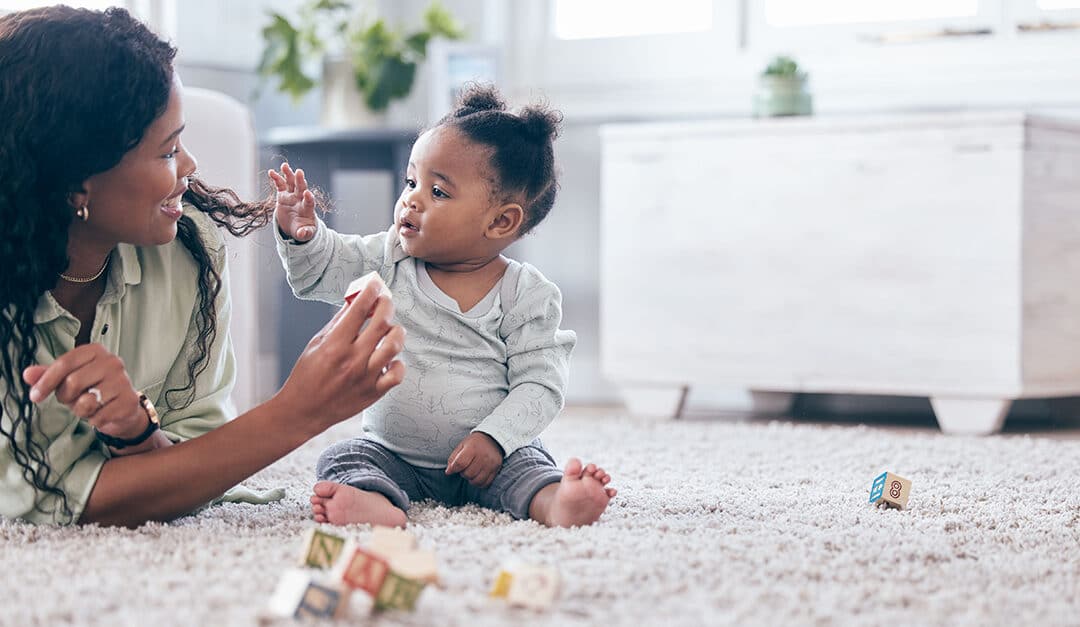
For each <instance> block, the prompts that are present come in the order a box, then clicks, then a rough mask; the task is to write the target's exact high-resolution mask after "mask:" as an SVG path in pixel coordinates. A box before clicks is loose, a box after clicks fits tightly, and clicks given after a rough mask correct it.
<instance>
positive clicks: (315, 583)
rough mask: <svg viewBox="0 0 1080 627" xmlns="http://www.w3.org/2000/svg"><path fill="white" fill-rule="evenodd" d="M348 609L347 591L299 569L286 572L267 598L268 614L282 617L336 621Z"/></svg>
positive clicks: (338, 585)
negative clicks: (334, 619) (332, 619)
mask: <svg viewBox="0 0 1080 627" xmlns="http://www.w3.org/2000/svg"><path fill="white" fill-rule="evenodd" d="M348 605H349V590H348V588H346V587H345V586H343V585H340V584H339V583H336V582H332V581H329V580H323V579H321V578H319V577H318V576H317V574H314V573H312V572H311V571H306V570H301V569H291V570H288V571H286V572H285V574H284V575H283V576H282V577H281V579H280V580H278V584H277V587H276V588H275V589H274V594H273V596H271V597H270V612H271V613H272V614H274V615H276V616H282V617H292V618H340V617H342V616H344V614H345V612H346V611H347V609H348Z"/></svg>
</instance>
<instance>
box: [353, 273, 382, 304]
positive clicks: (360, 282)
mask: <svg viewBox="0 0 1080 627" xmlns="http://www.w3.org/2000/svg"><path fill="white" fill-rule="evenodd" d="M372 281H374V282H375V283H376V284H378V286H379V294H382V295H384V296H386V297H387V298H390V290H389V288H387V287H386V283H384V282H383V280H382V277H380V276H379V273H378V272H368V273H367V274H365V275H364V276H362V277H360V278H359V279H354V280H353V282H352V283H349V287H347V288H345V302H346V303H348V304H350V305H351V304H352V302H353V299H354V298H356V297H357V295H359V294H360V292H363V291H364V288H365V287H367V284H368V283H370V282H372Z"/></svg>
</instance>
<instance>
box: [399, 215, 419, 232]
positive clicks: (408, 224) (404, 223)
mask: <svg viewBox="0 0 1080 627" xmlns="http://www.w3.org/2000/svg"><path fill="white" fill-rule="evenodd" d="M401 226H403V227H405V228H407V229H409V230H410V231H419V230H420V227H418V226H416V225H415V224H413V223H412V222H409V221H408V220H406V219H405V218H402V219H401Z"/></svg>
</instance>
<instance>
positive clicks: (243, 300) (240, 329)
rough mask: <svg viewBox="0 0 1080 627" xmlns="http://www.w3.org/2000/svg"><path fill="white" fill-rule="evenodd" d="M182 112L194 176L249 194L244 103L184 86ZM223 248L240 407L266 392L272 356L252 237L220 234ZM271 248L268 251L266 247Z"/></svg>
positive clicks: (250, 151)
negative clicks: (265, 353) (264, 342)
mask: <svg viewBox="0 0 1080 627" xmlns="http://www.w3.org/2000/svg"><path fill="white" fill-rule="evenodd" d="M184 114H185V118H186V120H187V127H186V129H185V131H184V144H185V145H186V146H187V148H188V149H189V150H190V151H191V152H192V154H194V155H195V158H196V159H197V160H198V162H199V167H198V172H199V177H200V178H201V179H203V180H205V181H206V182H207V183H209V184H211V185H216V186H223V187H229V188H231V189H233V190H235V191H236V193H237V194H238V195H239V196H240V198H242V199H244V200H250V199H253V198H254V197H255V193H256V190H257V189H258V186H257V184H256V180H257V179H256V177H257V166H258V160H257V159H258V157H257V144H256V139H255V128H254V125H253V124H252V120H251V113H250V111H249V110H248V108H247V107H246V106H244V105H243V104H242V103H240V102H239V101H237V100H235V99H233V98H232V97H230V96H227V95H225V94H222V93H219V92H215V91H211V90H208V89H200V88H197V87H185V88H184ZM225 238H226V241H227V245H228V248H229V269H230V275H231V288H232V302H233V312H232V328H231V329H230V333H231V334H232V339H233V346H234V348H235V351H236V360H237V379H236V387H235V389H234V390H233V402H234V403H235V404H236V409H237V411H239V412H243V411H246V410H248V409H250V408H251V407H253V406H254V405H256V404H258V403H259V402H260V401H261V400H263V399H264V398H265V397H266V396H267V391H266V390H262V389H261V388H260V382H276V381H277V373H276V372H271V371H268V370H276V368H275V363H276V362H275V360H274V359H272V358H269V359H268V358H265V357H261V355H260V352H259V337H260V332H261V331H263V330H264V329H265V328H266V327H264V325H262V324H260V320H261V319H260V316H259V315H258V314H259V312H258V304H259V288H258V280H257V272H256V269H257V267H258V264H257V263H256V253H257V252H258V250H259V247H257V246H256V244H255V240H254V237H246V238H243V239H237V238H233V237H232V236H230V235H228V234H227V233H226V234H225ZM271 252H272V251H271Z"/></svg>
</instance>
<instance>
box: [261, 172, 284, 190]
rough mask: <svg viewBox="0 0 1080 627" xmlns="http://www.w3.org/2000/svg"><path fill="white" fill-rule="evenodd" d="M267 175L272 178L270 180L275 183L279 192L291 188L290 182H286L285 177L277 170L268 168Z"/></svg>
mask: <svg viewBox="0 0 1080 627" xmlns="http://www.w3.org/2000/svg"><path fill="white" fill-rule="evenodd" d="M266 176H267V177H269V178H270V182H271V183H273V184H274V189H276V190H277V191H279V192H284V191H287V190H288V189H289V185H288V183H286V182H285V177H283V176H281V175H280V174H278V173H277V170H267V171H266Z"/></svg>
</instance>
